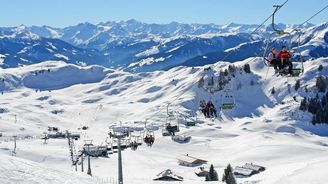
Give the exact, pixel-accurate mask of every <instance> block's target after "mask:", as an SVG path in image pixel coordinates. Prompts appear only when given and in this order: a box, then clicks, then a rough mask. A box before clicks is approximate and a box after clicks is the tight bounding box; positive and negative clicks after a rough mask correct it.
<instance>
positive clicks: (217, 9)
mask: <svg viewBox="0 0 328 184" xmlns="http://www.w3.org/2000/svg"><path fill="white" fill-rule="evenodd" d="M283 2H284V0H3V1H1V6H0V26H16V25H21V24H25V25H50V26H54V27H64V26H68V25H75V24H78V23H81V22H91V23H99V22H106V21H119V20H128V19H132V18H133V19H136V20H139V21H142V22H147V23H169V22H172V21H177V22H183V23H215V24H227V23H231V22H235V23H245V24H250V23H255V24H259V23H260V22H262V21H263V20H264V19H265V18H266V17H267V16H268V15H270V13H271V12H272V11H273V8H272V5H273V4H281V3H283ZM327 4H328V0H289V2H288V4H286V6H285V7H284V9H282V10H281V12H279V15H278V17H277V19H278V20H277V21H278V22H282V23H295V24H297V23H301V22H303V21H304V20H306V19H307V18H308V17H310V16H311V15H313V14H314V13H315V12H317V11H318V10H320V9H321V8H323V7H324V6H325V5H327ZM324 21H328V10H326V11H324V12H322V13H321V14H320V15H319V16H318V17H316V18H315V19H314V20H313V21H311V22H312V23H320V22H324Z"/></svg>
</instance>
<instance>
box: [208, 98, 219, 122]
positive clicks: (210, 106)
mask: <svg viewBox="0 0 328 184" xmlns="http://www.w3.org/2000/svg"><path fill="white" fill-rule="evenodd" d="M207 108H208V110H209V115H210V117H215V118H216V117H217V114H216V108H215V106H214V104H213V103H212V101H211V100H210V101H208V102H207Z"/></svg>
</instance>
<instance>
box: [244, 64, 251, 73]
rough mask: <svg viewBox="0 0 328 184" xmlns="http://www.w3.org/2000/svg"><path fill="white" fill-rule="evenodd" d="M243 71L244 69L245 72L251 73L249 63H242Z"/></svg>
mask: <svg viewBox="0 0 328 184" xmlns="http://www.w3.org/2000/svg"><path fill="white" fill-rule="evenodd" d="M244 71H245V72H246V73H251V67H250V66H249V64H245V65H244Z"/></svg>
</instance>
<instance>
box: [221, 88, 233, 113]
mask: <svg viewBox="0 0 328 184" xmlns="http://www.w3.org/2000/svg"><path fill="white" fill-rule="evenodd" d="M221 100H222V101H221V109H222V110H232V109H234V108H235V107H236V103H235V98H234V96H233V95H232V94H229V93H228V92H226V94H224V95H222V96H221Z"/></svg>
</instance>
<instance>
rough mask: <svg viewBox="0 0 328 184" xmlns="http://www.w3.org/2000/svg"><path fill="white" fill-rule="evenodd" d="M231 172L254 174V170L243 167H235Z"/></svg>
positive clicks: (245, 174) (246, 174) (244, 174)
mask: <svg viewBox="0 0 328 184" xmlns="http://www.w3.org/2000/svg"><path fill="white" fill-rule="evenodd" d="M233 173H234V174H236V175H243V176H251V175H253V174H254V170H252V169H247V168H243V167H235V169H234V170H233Z"/></svg>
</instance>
